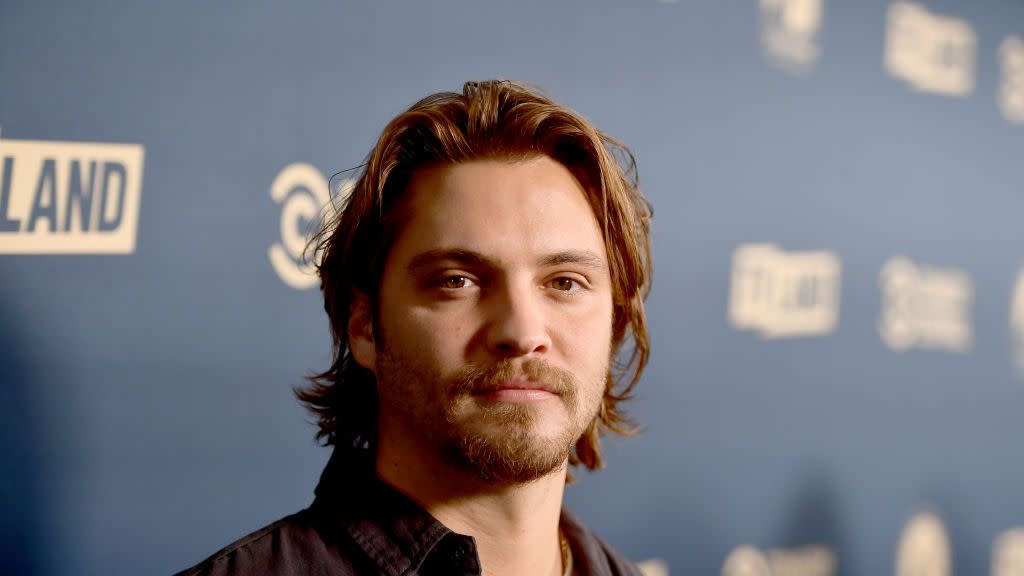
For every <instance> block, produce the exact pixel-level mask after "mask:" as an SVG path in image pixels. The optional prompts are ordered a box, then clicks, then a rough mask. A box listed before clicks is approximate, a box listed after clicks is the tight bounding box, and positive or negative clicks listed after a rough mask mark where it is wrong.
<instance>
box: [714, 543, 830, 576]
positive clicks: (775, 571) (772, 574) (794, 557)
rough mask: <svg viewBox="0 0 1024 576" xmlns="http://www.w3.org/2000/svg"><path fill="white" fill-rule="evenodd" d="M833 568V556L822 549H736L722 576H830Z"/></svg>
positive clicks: (821, 547)
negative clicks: (764, 550)
mask: <svg viewBox="0 0 1024 576" xmlns="http://www.w3.org/2000/svg"><path fill="white" fill-rule="evenodd" d="M836 566H837V560H836V554H835V552H833V551H832V550H831V549H830V548H828V547H826V546H803V547H801V548H790V549H773V550H768V551H767V552H761V551H760V550H758V549H757V548H754V547H753V546H739V547H737V548H736V549H734V550H733V551H732V552H731V553H730V554H729V556H728V557H727V558H726V559H725V563H724V564H723V565H722V576H832V575H833V574H835V573H836Z"/></svg>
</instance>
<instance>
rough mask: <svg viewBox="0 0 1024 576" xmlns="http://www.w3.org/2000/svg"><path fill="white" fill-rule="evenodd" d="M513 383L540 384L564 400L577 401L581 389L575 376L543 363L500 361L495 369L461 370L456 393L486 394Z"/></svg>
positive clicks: (473, 368)
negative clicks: (521, 381) (566, 397)
mask: <svg viewBox="0 0 1024 576" xmlns="http://www.w3.org/2000/svg"><path fill="white" fill-rule="evenodd" d="M513 380H529V381H531V382H536V383H537V384H539V385H540V386H542V387H543V388H544V389H545V390H547V391H549V392H552V393H554V394H559V395H561V396H569V397H573V396H575V394H576V390H577V389H578V388H579V386H578V384H577V381H576V377H575V376H573V374H572V373H571V372H569V371H568V370H565V369H562V368H556V367H554V366H552V365H550V364H548V363H547V362H545V361H543V360H537V359H529V360H524V361H519V362H516V361H514V360H507V359H506V360H499V361H498V362H497V363H495V364H493V365H489V366H487V365H470V366H466V367H464V368H463V369H462V370H460V372H459V374H458V376H457V377H456V382H455V386H454V387H453V389H452V392H453V393H454V394H457V395H461V394H482V393H485V392H489V391H491V390H495V389H497V388H500V387H502V385H504V384H507V383H508V382H511V381H513Z"/></svg>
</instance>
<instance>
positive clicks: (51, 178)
mask: <svg viewBox="0 0 1024 576" xmlns="http://www.w3.org/2000/svg"><path fill="white" fill-rule="evenodd" d="M144 157H145V150H144V148H143V146H142V145H141V144H101V143H93V142H51V141H35V140H2V139H0V254H130V253H132V252H134V251H135V240H136V235H137V231H138V224H139V202H140V199H141V196H142V168H143V159H144Z"/></svg>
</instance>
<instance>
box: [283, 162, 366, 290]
mask: <svg viewBox="0 0 1024 576" xmlns="http://www.w3.org/2000/svg"><path fill="white" fill-rule="evenodd" d="M353 186H355V181H354V180H347V179H346V180H342V181H341V182H340V187H339V189H338V193H337V194H336V196H335V201H334V203H333V204H332V201H331V193H330V189H329V184H328V182H327V178H325V177H324V175H323V174H322V173H321V172H320V170H318V169H317V168H316V167H315V166H312V165H310V164H306V163H303V162H296V163H294V164H289V165H288V166H285V167H284V169H282V170H281V171H280V172H279V173H278V174H277V177H276V178H274V181H273V182H272V183H271V184H270V198H271V199H272V200H273V201H274V202H275V203H277V204H280V205H281V220H280V223H281V224H280V233H281V240H280V241H279V242H275V243H274V244H272V245H271V246H270V248H269V249H268V250H267V258H269V260H270V266H271V267H272V268H273V269H274V272H276V273H277V276H278V277H279V278H280V279H281V281H282V282H284V283H285V284H287V285H288V286H291V287H292V288H295V289H296V290H308V289H310V288H313V287H315V286H317V285H318V284H319V282H320V279H319V278H318V277H317V275H316V266H315V262H313V261H311V260H310V259H308V258H307V256H308V255H307V254H306V246H307V244H308V243H309V239H310V237H311V236H312V235H313V234H314V233H316V231H317V230H318V227H319V225H320V223H321V216H322V215H323V214H324V211H325V210H326V209H327V208H328V207H329V206H332V205H333V206H341V205H342V204H343V203H344V201H345V200H346V199H347V198H348V195H349V194H351V193H352V187H353Z"/></svg>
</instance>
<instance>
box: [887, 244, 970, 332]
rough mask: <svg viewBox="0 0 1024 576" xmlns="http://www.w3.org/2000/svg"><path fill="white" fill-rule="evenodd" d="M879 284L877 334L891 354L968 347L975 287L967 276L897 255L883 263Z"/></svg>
mask: <svg viewBox="0 0 1024 576" xmlns="http://www.w3.org/2000/svg"><path fill="white" fill-rule="evenodd" d="M879 285H880V287H881V289H882V316H881V318H880V320H879V323H878V331H879V334H880V335H881V337H882V341H883V342H885V344H886V346H888V347H889V348H891V349H893V350H907V349H909V348H914V347H917V348H922V349H937V350H946V351H950V352H966V351H967V350H969V349H970V347H971V344H972V341H973V333H972V328H971V320H970V307H971V301H972V300H973V298H974V288H973V287H972V285H971V280H970V278H969V277H968V276H967V274H966V273H965V272H963V271H962V270H957V269H953V268H932V267H929V266H919V265H917V264H915V263H914V262H912V261H910V260H909V259H907V258H903V257H896V258H892V259H890V260H889V261H888V262H886V263H885V266H884V267H883V268H882V271H881V273H880V274H879Z"/></svg>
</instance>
